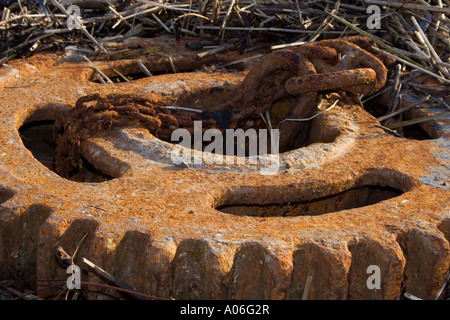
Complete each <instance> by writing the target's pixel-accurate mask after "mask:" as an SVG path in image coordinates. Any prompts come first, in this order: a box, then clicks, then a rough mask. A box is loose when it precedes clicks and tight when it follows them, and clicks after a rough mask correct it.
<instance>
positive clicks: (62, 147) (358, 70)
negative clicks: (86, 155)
mask: <svg viewBox="0 0 450 320" xmlns="http://www.w3.org/2000/svg"><path fill="white" fill-rule="evenodd" d="M371 45H372V44H371V43H370V41H369V40H368V39H367V38H362V37H347V38H342V39H336V40H323V41H319V42H317V43H312V44H306V45H303V46H300V47H297V48H293V49H288V50H280V51H276V52H273V53H271V54H268V55H266V56H264V57H263V58H261V60H260V61H259V62H258V63H257V64H256V65H255V66H254V67H253V68H252V69H251V70H250V71H249V73H248V74H247V76H246V77H245V79H244V81H243V82H242V84H241V85H240V87H239V88H238V90H237V93H236V95H235V96H234V98H233V99H232V100H231V101H229V102H227V103H224V104H222V105H219V106H217V107H216V108H214V109H213V110H209V114H210V115H212V114H214V113H215V114H218V113H220V112H224V113H226V114H229V115H230V119H229V122H230V128H244V129H247V128H248V127H253V128H255V129H260V128H264V127H266V124H265V123H264V121H262V119H261V114H264V113H266V112H267V111H268V112H274V111H277V110H278V109H284V110H285V111H284V113H283V115H284V118H289V119H301V118H309V117H311V116H312V115H314V114H315V113H317V112H318V110H317V105H318V102H317V100H318V95H319V92H320V91H332V92H341V93H342V94H343V95H353V98H354V96H355V95H359V94H366V95H368V94H371V93H374V92H376V91H378V90H380V89H381V88H382V87H383V86H384V84H385V82H386V77H387V69H386V67H385V66H384V64H383V62H382V61H381V60H380V59H379V58H378V57H376V56H375V55H374V54H372V53H370V52H369V51H367V50H365V49H363V47H364V48H370V47H371ZM196 120H202V121H203V126H204V128H212V127H215V128H219V129H224V128H220V125H219V122H218V121H217V118H216V119H214V117H212V116H211V117H209V118H207V119H205V118H204V117H202V116H201V115H199V114H198V113H193V112H178V111H175V112H172V111H169V110H167V109H165V108H164V107H163V106H158V105H154V104H153V103H151V102H150V101H148V100H146V99H144V98H141V97H137V96H130V95H109V96H107V97H101V96H99V95H92V96H86V97H82V98H80V99H79V100H78V101H77V103H76V105H75V108H73V109H71V110H69V111H68V112H67V113H66V114H64V115H62V116H61V117H60V118H59V119H57V121H56V123H55V126H54V140H55V143H56V150H55V157H54V170H55V171H56V172H57V173H58V174H60V175H61V176H63V177H66V178H71V179H74V180H80V179H81V180H82V176H80V175H82V170H81V169H82V167H83V162H82V160H81V159H82V158H81V155H80V151H79V148H80V143H81V142H82V141H84V140H86V139H89V138H90V137H92V136H93V135H94V134H95V133H97V132H98V131H101V130H105V129H109V128H111V127H119V126H129V125H133V124H137V123H140V124H141V125H144V126H145V127H147V128H148V130H149V131H150V132H151V133H152V134H153V135H155V136H156V137H160V138H161V137H166V138H167V137H170V134H171V132H172V131H173V130H175V129H177V128H186V129H188V130H192V127H193V122H194V121H196ZM281 120H282V119H281ZM280 122H281V121H280ZM277 125H278V124H277V123H275V124H273V126H274V127H276V126H277ZM307 126H308V124H307V123H299V122H284V123H280V125H279V127H278V128H279V130H280V143H279V144H280V151H281V152H283V151H285V150H287V149H289V148H290V147H291V146H292V145H293V142H294V141H295V139H296V137H297V136H299V135H304V134H306V130H307Z"/></svg>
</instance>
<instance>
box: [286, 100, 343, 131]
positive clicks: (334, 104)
mask: <svg viewBox="0 0 450 320" xmlns="http://www.w3.org/2000/svg"><path fill="white" fill-rule="evenodd" d="M338 103H339V100H336V101H335V102H334V103H333V104H332V105H331V106H330V107H329V108H327V109H325V110H323V111H321V112H319V113H317V114H315V115H314V116H312V117H310V118H305V119H284V120H283V121H281V122H280V123H279V124H278V128H279V127H280V126H281V125H282V124H283V123H285V122H308V121H311V120H313V119H315V118H317V117H318V116H320V115H321V114H324V113H325V112H327V111H330V110H331V109H333V108H334V107H336V106H337V104H338Z"/></svg>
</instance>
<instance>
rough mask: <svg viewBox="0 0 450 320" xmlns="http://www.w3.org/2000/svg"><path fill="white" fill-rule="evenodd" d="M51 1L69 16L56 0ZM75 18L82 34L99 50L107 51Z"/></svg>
mask: <svg viewBox="0 0 450 320" xmlns="http://www.w3.org/2000/svg"><path fill="white" fill-rule="evenodd" d="M51 2H52V3H53V4H54V5H55V6H56V7H57V8H58V9H59V10H61V11H62V12H63V13H64V14H65V15H66V16H67V18H69V17H71V15H70V14H69V13H68V12H67V10H66V9H65V8H64V7H63V6H62V5H61V4H60V3H59V2H58V1H56V0H51ZM75 19H76V20H77V22H78V23H79V26H80V30H81V31H82V32H83V33H84V35H85V36H86V37H87V38H88V39H89V40H91V41H92V42H93V43H94V44H95V45H96V46H97V47H98V48H99V49H100V51H101V52H103V53H106V54H107V53H108V51H107V50H106V49H105V48H103V46H102V45H101V44H100V43H99V42H98V41H97V40H96V39H95V38H94V37H93V36H91V34H90V33H89V31H87V30H86V28H85V27H84V26H83V23H82V22H81V20H80V19H79V18H78V17H75Z"/></svg>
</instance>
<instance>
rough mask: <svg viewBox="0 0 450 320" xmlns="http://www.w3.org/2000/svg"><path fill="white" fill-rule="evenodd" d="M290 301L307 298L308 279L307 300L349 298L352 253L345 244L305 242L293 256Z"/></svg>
mask: <svg viewBox="0 0 450 320" xmlns="http://www.w3.org/2000/svg"><path fill="white" fill-rule="evenodd" d="M293 263H294V269H293V272H292V284H291V291H290V299H294V300H299V299H303V298H304V294H305V293H306V292H305V287H306V283H307V280H308V278H309V276H311V277H312V278H311V285H310V288H309V291H308V292H307V299H308V300H342V299H347V297H348V273H349V269H350V264H351V254H350V252H349V251H348V249H347V247H346V245H344V244H342V243H326V242H322V243H312V242H311V243H303V244H300V245H298V246H297V248H296V249H295V250H294V254H293Z"/></svg>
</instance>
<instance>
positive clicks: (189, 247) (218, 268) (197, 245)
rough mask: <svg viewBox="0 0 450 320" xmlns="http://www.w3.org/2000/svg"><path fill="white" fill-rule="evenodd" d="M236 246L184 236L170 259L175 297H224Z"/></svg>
mask: <svg viewBox="0 0 450 320" xmlns="http://www.w3.org/2000/svg"><path fill="white" fill-rule="evenodd" d="M234 254H235V247H234V246H233V245H225V244H221V243H217V242H209V241H208V240H207V239H201V240H195V239H188V240H183V241H181V242H180V244H179V245H178V247H177V251H176V254H175V256H174V259H173V262H172V278H173V297H174V298H175V299H226V298H227V296H228V289H229V273H230V270H231V268H232V265H233V257H234Z"/></svg>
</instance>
